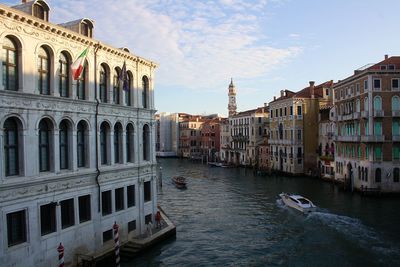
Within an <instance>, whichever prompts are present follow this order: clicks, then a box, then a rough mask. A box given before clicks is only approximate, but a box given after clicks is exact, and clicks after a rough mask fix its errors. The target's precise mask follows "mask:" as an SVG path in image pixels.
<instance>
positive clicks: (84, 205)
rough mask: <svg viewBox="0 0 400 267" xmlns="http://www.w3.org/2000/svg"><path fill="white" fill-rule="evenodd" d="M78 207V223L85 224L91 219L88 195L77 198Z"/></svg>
mask: <svg viewBox="0 0 400 267" xmlns="http://www.w3.org/2000/svg"><path fill="white" fill-rule="evenodd" d="M78 205H79V223H83V222H87V221H90V220H91V219H92V215H91V205H90V195H85V196H80V197H79V198H78Z"/></svg>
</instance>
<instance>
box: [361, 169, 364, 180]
mask: <svg viewBox="0 0 400 267" xmlns="http://www.w3.org/2000/svg"><path fill="white" fill-rule="evenodd" d="M364 174H365V171H364V167H362V168H361V180H362V181H364V176H365V175H364Z"/></svg>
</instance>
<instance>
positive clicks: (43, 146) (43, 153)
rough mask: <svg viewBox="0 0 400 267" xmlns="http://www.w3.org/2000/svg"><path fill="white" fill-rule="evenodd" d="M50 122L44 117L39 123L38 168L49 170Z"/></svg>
mask: <svg viewBox="0 0 400 267" xmlns="http://www.w3.org/2000/svg"><path fill="white" fill-rule="evenodd" d="M51 129H52V126H51V123H50V122H49V121H48V120H47V119H44V120H42V121H41V122H40V124H39V170H40V171H41V172H46V171H50V146H51V143H50V140H51V136H50V134H51Z"/></svg>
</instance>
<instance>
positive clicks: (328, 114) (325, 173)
mask: <svg viewBox="0 0 400 267" xmlns="http://www.w3.org/2000/svg"><path fill="white" fill-rule="evenodd" d="M318 124H319V126H318V129H319V133H318V143H319V145H318V172H319V176H320V177H321V178H322V179H326V180H331V181H333V180H334V178H335V144H334V134H335V109H334V108H333V106H332V105H327V106H323V107H321V108H320V110H319V116H318Z"/></svg>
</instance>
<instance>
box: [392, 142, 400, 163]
mask: <svg viewBox="0 0 400 267" xmlns="http://www.w3.org/2000/svg"><path fill="white" fill-rule="evenodd" d="M392 149H393V160H396V161H398V160H400V146H399V145H393V147H392Z"/></svg>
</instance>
